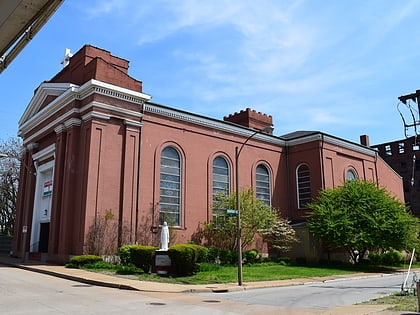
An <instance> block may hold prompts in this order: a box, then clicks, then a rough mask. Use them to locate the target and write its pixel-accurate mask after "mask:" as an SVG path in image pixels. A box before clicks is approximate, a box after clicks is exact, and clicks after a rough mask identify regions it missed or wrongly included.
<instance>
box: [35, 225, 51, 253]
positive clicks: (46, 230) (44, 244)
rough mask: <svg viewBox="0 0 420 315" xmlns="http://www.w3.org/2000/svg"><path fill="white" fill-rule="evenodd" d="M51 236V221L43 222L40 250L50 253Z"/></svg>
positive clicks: (40, 233)
mask: <svg viewBox="0 0 420 315" xmlns="http://www.w3.org/2000/svg"><path fill="white" fill-rule="evenodd" d="M49 237H50V222H45V223H41V226H40V232H39V244H38V251H39V252H41V253H48V239H49Z"/></svg>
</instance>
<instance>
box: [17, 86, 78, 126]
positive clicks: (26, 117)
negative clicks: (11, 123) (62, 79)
mask: <svg viewBox="0 0 420 315" xmlns="http://www.w3.org/2000/svg"><path fill="white" fill-rule="evenodd" d="M77 88H78V86H77V85H75V84H71V83H48V82H44V83H42V84H41V85H40V86H39V87H38V89H37V90H36V92H35V94H34V96H33V97H32V99H31V101H30V102H29V104H28V106H27V107H26V109H25V111H24V113H23V115H22V117H21V118H20V120H19V126H22V125H23V124H25V123H27V122H28V121H30V120H31V119H32V118H33V117H35V116H37V114H38V113H40V112H42V111H45V110H47V109H48V106H47V105H48V104H51V103H52V102H54V100H56V99H58V98H60V96H63V95H66V94H68V92H71V91H74V90H76V89H77ZM66 92H67V93H66Z"/></svg>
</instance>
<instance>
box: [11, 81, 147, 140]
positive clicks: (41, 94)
mask: <svg viewBox="0 0 420 315" xmlns="http://www.w3.org/2000/svg"><path fill="white" fill-rule="evenodd" d="M93 93H97V94H101V95H106V96H108V97H111V98H117V99H120V100H124V101H128V102H132V103H136V104H140V105H142V104H143V103H144V102H145V101H148V100H150V98H151V96H150V95H147V94H144V93H140V92H137V91H132V90H129V89H126V88H122V87H119V86H115V85H112V84H108V83H105V82H101V81H97V80H90V81H88V82H86V83H85V84H83V85H82V86H77V85H74V84H70V83H42V84H41V85H40V86H39V88H38V90H37V92H36V93H35V96H34V97H33V98H32V100H31V101H30V103H29V105H28V107H27V108H26V110H25V112H24V114H23V115H22V118H21V119H20V120H19V134H20V135H22V134H24V133H27V132H29V131H30V130H32V129H33V128H35V127H36V126H38V125H39V124H41V123H42V122H43V121H45V120H47V119H48V118H49V117H51V116H52V115H54V114H55V113H57V112H58V111H60V110H61V109H63V108H64V107H65V106H66V105H68V104H69V103H70V102H72V101H73V100H75V99H84V98H85V97H87V96H89V95H91V94H93ZM48 95H53V96H57V98H55V99H54V100H53V101H52V102H51V103H49V104H48V105H47V106H45V107H44V108H42V109H40V108H41V105H42V103H43V102H44V100H45V99H46V97H47V96H48ZM92 106H97V107H101V108H104V109H107V110H112V111H113V112H115V113H120V114H122V115H124V114H128V115H134V116H136V117H141V113H140V109H139V112H136V111H131V110H127V109H123V108H119V107H116V106H112V105H107V104H102V103H98V102H92V103H90V104H88V105H86V106H84V107H83V108H81V109H72V113H80V112H83V111H84V110H87V109H89V108H90V107H92ZM67 114H68V112H67V113H66V114H64V115H63V116H62V117H60V118H58V119H56V120H54V122H55V124H54V125H56V124H57V122H58V123H59V122H61V121H62V120H64V119H65V118H66V117H68V115H67ZM54 125H53V126H52V127H54ZM48 126H49V128H51V124H49V125H48ZM44 129H45V128H43V130H44ZM37 134H39V132H37ZM25 142H26V141H25Z"/></svg>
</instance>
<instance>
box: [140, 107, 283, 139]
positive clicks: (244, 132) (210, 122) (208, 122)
mask: <svg viewBox="0 0 420 315" xmlns="http://www.w3.org/2000/svg"><path fill="white" fill-rule="evenodd" d="M144 112H145V113H146V112H151V113H155V114H158V115H161V116H165V117H169V118H172V119H176V120H180V121H184V122H187V123H193V124H196V125H199V126H203V127H207V128H211V129H217V130H220V131H223V132H227V133H231V134H235V135H239V136H242V137H244V138H247V137H249V136H251V135H252V134H253V133H255V131H253V130H252V129H248V128H245V127H239V126H235V125H233V124H230V123H226V122H222V121H218V120H216V119H210V118H206V117H203V116H198V115H194V114H192V113H187V112H183V111H178V110H176V109H171V108H167V107H163V106H159V105H156V104H151V103H146V104H145V105H144ZM253 139H258V140H261V141H264V142H269V143H273V144H276V145H280V146H283V145H285V141H284V140H282V139H279V138H278V137H275V136H272V135H267V134H264V133H258V134H256V135H254V136H253Z"/></svg>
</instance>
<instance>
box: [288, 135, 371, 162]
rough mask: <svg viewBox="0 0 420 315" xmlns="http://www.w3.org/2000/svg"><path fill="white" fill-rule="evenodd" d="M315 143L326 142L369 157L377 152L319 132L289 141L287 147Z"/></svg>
mask: <svg viewBox="0 0 420 315" xmlns="http://www.w3.org/2000/svg"><path fill="white" fill-rule="evenodd" d="M313 141H324V142H326V143H329V144H332V145H336V146H338V147H341V148H346V149H349V150H352V151H355V152H359V153H362V154H366V155H368V156H375V155H376V152H375V150H373V149H372V148H368V147H365V146H361V145H359V144H356V143H352V142H349V141H346V140H343V139H339V138H336V137H332V136H329V135H326V134H323V133H321V132H317V133H313V134H310V135H307V136H302V137H299V138H295V139H290V140H287V146H289V147H290V146H294V145H299V144H304V143H309V142H313Z"/></svg>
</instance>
